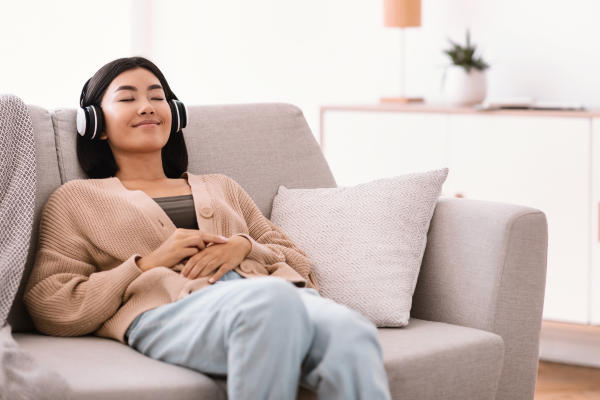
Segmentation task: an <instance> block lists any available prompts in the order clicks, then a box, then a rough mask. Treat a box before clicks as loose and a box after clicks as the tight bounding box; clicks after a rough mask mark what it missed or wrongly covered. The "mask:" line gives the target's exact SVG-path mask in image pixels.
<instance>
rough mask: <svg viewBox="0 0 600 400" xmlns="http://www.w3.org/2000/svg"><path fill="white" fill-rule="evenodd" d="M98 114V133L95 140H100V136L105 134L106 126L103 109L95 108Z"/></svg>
mask: <svg viewBox="0 0 600 400" xmlns="http://www.w3.org/2000/svg"><path fill="white" fill-rule="evenodd" d="M95 110H96V112H97V113H98V115H97V116H98V129H97V133H96V137H95V139H98V140H100V136H102V132H104V128H105V124H104V112H103V111H102V108H100V107H95Z"/></svg>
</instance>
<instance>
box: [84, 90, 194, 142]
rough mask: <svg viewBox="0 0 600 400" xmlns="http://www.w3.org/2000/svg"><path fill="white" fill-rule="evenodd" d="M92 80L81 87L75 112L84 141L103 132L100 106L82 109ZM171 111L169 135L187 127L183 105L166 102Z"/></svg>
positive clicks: (102, 116) (186, 116) (170, 101)
mask: <svg viewBox="0 0 600 400" xmlns="http://www.w3.org/2000/svg"><path fill="white" fill-rule="evenodd" d="M90 80H92V78H90V79H88V81H87V82H86V83H85V85H83V89H82V90H81V96H80V97H79V106H80V107H81V108H80V109H78V110H77V132H79V134H80V135H81V136H83V137H84V138H86V139H98V138H99V137H100V135H101V133H102V131H103V130H104V113H103V112H102V107H100V106H95V105H91V106H87V107H83V99H84V98H85V95H86V93H87V87H88V85H89V83H90ZM168 103H169V108H170V109H171V134H173V133H176V132H179V131H180V130H181V129H183V128H185V127H186V126H187V121H188V112H187V109H186V108H185V104H183V103H182V102H180V101H179V100H176V99H171V100H169V101H168Z"/></svg>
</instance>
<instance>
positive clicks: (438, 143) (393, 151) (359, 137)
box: [323, 110, 448, 186]
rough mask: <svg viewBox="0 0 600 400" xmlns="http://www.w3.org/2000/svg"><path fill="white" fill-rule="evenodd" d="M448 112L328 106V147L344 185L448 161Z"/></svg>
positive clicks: (325, 144) (325, 134)
mask: <svg viewBox="0 0 600 400" xmlns="http://www.w3.org/2000/svg"><path fill="white" fill-rule="evenodd" d="M447 121H448V116H446V115H443V114H419V113H396V112H369V111H337V110H328V111H326V112H325V113H324V116H323V152H324V154H325V157H326V159H327V162H328V163H329V167H330V168H331V171H332V172H333V176H334V177H335V179H336V182H337V183H338V185H339V186H354V185H357V184H359V183H365V182H369V181H372V180H375V179H381V178H389V177H392V176H396V175H402V174H407V173H410V172H423V171H429V170H432V169H438V168H442V167H445V166H447V140H446V136H447Z"/></svg>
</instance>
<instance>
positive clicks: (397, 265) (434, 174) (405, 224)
mask: <svg viewBox="0 0 600 400" xmlns="http://www.w3.org/2000/svg"><path fill="white" fill-rule="evenodd" d="M447 175H448V169H447V168H444V169H439V170H435V171H429V172H423V173H413V174H408V175H401V176H396V177H393V178H388V179H380V180H376V181H373V182H369V183H364V184H361V185H357V186H353V187H347V188H333V189H287V188H285V187H284V186H280V187H279V191H278V193H277V196H275V199H274V201H273V210H272V214H271V221H272V222H273V223H274V224H275V225H277V226H278V227H279V228H281V229H282V230H283V231H284V232H285V233H286V234H287V235H288V236H289V237H290V239H292V241H293V242H294V243H295V244H296V245H297V246H298V247H299V248H301V249H302V250H304V251H305V252H306V254H307V255H308V257H309V258H310V259H311V261H312V262H313V272H314V274H315V276H316V278H317V282H318V284H319V291H320V293H321V295H322V296H323V297H327V298H330V299H333V300H334V301H336V302H338V303H340V304H344V305H346V306H348V307H350V308H351V309H353V310H355V311H357V312H359V313H360V314H362V315H364V316H365V317H367V318H368V319H369V320H371V321H372V322H373V323H374V324H375V325H377V326H379V327H383V326H396V327H398V326H405V325H406V324H408V319H409V317H410V308H411V305H412V296H413V293H414V290H415V285H416V283H417V277H418V275H419V269H420V267H421V261H422V259H423V253H424V252H425V245H426V243H427V231H428V230H429V223H430V221H431V217H432V216H433V210H434V209H435V205H436V203H437V199H438V197H439V195H440V192H441V190H442V184H443V183H444V181H445V180H446V176H447Z"/></svg>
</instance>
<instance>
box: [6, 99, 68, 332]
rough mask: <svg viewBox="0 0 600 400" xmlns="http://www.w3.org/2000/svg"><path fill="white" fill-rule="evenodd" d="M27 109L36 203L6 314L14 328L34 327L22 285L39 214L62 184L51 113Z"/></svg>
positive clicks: (32, 251)
mask: <svg viewBox="0 0 600 400" xmlns="http://www.w3.org/2000/svg"><path fill="white" fill-rule="evenodd" d="M27 111H28V112H29V116H30V117H31V124H32V126H33V133H34V135H35V159H36V160H35V162H36V168H35V179H36V189H35V191H36V193H35V206H34V213H33V228H32V232H31V239H30V241H29V253H28V254H27V262H26V264H25V270H24V272H23V278H22V279H21V285H20V286H19V290H18V291H17V295H16V297H15V301H14V303H13V305H12V308H11V310H10V313H9V314H8V318H7V322H8V323H9V324H10V325H11V327H12V330H13V332H23V331H31V330H34V327H33V322H31V317H30V316H29V313H28V312H27V310H26V309H25V304H24V303H23V293H24V292H25V285H26V284H27V280H28V279H29V275H30V274H31V268H33V260H34V256H35V250H36V247H37V240H38V233H39V232H38V231H39V226H40V218H41V216H42V210H43V208H44V205H45V204H46V201H47V200H48V198H49V197H50V195H51V194H52V192H54V191H55V190H56V189H58V188H59V187H60V185H61V182H60V176H59V172H58V163H57V161H56V146H55V142H54V130H53V129H52V122H51V120H50V113H49V112H48V111H47V110H46V109H44V108H42V107H38V106H33V105H28V106H27Z"/></svg>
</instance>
